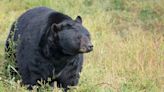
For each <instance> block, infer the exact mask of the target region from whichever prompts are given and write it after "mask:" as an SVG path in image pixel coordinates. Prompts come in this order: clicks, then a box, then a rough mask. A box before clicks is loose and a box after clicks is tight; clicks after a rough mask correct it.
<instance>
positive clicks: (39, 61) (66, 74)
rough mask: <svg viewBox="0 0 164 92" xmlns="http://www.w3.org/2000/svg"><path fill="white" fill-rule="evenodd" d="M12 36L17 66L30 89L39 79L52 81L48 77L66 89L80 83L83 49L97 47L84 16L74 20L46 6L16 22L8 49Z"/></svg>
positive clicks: (7, 42)
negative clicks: (83, 19) (92, 40)
mask: <svg viewBox="0 0 164 92" xmlns="http://www.w3.org/2000/svg"><path fill="white" fill-rule="evenodd" d="M12 35H13V36H12ZM11 38H13V42H14V43H16V46H15V47H12V48H15V50H16V51H15V53H13V54H15V58H16V60H15V62H16V67H17V68H18V72H19V73H20V75H21V78H22V83H23V84H25V85H28V86H29V87H28V88H29V89H32V86H34V85H39V84H38V81H39V80H43V81H46V82H48V81H47V80H48V78H51V82H52V83H53V82H54V81H56V82H57V85H58V86H59V87H63V88H64V89H65V90H67V89H68V86H75V85H77V84H78V80H79V77H80V76H79V73H80V72H81V70H82V65H83V53H87V52H90V51H92V49H93V45H92V43H91V40H90V34H89V32H88V30H87V29H86V28H85V27H84V26H83V25H82V18H81V17H80V16H77V18H76V19H75V20H73V19H72V18H70V17H69V16H67V15H65V14H62V13H59V12H56V11H54V10H52V9H50V8H46V7H36V8H33V9H30V10H28V11H27V12H25V13H24V14H22V15H21V16H20V17H19V18H18V20H17V21H16V22H14V24H13V25H12V27H11V30H10V33H9V36H8V38H7V41H6V52H8V50H7V49H9V47H10V42H9V41H10V40H11ZM10 49H11V48H10Z"/></svg>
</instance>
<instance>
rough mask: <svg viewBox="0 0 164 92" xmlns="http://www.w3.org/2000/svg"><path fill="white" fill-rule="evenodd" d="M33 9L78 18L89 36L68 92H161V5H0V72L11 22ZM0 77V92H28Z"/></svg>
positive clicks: (13, 1) (14, 0)
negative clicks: (43, 8)
mask: <svg viewBox="0 0 164 92" xmlns="http://www.w3.org/2000/svg"><path fill="white" fill-rule="evenodd" d="M35 6H47V7H50V8H53V9H55V10H56V11H60V12H63V13H65V14H67V15H69V16H71V17H72V18H73V19H74V18H75V17H76V16H77V15H80V16H82V18H83V21H84V22H83V25H84V26H86V27H87V28H88V30H89V31H90V33H91V36H92V42H93V44H94V51H93V52H91V53H89V54H85V63H84V66H83V71H82V73H81V79H80V82H79V85H78V86H77V87H76V88H74V89H72V90H70V92H164V0H0V11H1V14H0V22H1V23H0V69H2V67H3V63H4V62H5V59H4V44H5V40H6V37H7V35H8V32H9V29H10V26H11V24H12V22H13V21H14V20H16V19H17V18H18V17H19V16H20V15H21V14H22V13H23V12H24V11H26V10H27V9H30V8H32V7H35ZM0 74H1V75H0V92H28V91H27V90H25V88H24V87H20V85H19V82H18V83H16V82H13V81H12V80H6V79H4V77H3V75H2V71H1V72H0ZM43 89H44V87H43ZM33 92H35V90H34V91H33ZM41 92H52V90H51V89H44V90H42V91H41ZM53 92H61V90H59V89H57V88H54V91H53Z"/></svg>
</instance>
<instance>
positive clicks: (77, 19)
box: [75, 16, 82, 24]
mask: <svg viewBox="0 0 164 92" xmlns="http://www.w3.org/2000/svg"><path fill="white" fill-rule="evenodd" d="M75 21H76V22H78V23H80V24H82V18H81V17H80V16H77V17H76V19H75Z"/></svg>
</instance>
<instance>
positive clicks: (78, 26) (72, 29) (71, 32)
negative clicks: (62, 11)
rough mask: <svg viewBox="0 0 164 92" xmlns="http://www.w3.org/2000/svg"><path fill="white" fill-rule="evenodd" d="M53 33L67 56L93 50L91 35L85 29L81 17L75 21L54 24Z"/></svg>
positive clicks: (52, 26)
mask: <svg viewBox="0 0 164 92" xmlns="http://www.w3.org/2000/svg"><path fill="white" fill-rule="evenodd" d="M51 31H53V35H54V36H57V37H58V43H59V45H60V47H61V48H62V52H63V53H65V54H69V55H74V54H77V53H86V52H90V51H92V50H93V45H92V43H91V38H90V34H89V32H88V30H87V29H86V28H85V27H83V25H82V18H81V17H80V16H77V17H76V19H75V20H65V21H63V22H61V23H59V24H56V23H53V24H52V25H51ZM52 40H53V39H52Z"/></svg>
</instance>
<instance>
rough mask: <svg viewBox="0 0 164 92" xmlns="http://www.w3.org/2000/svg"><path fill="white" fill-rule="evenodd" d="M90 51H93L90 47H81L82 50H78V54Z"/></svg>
mask: <svg viewBox="0 0 164 92" xmlns="http://www.w3.org/2000/svg"><path fill="white" fill-rule="evenodd" d="M92 50H93V48H92V47H89V48H86V47H83V48H80V50H79V52H80V53H88V52H91V51H92Z"/></svg>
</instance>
